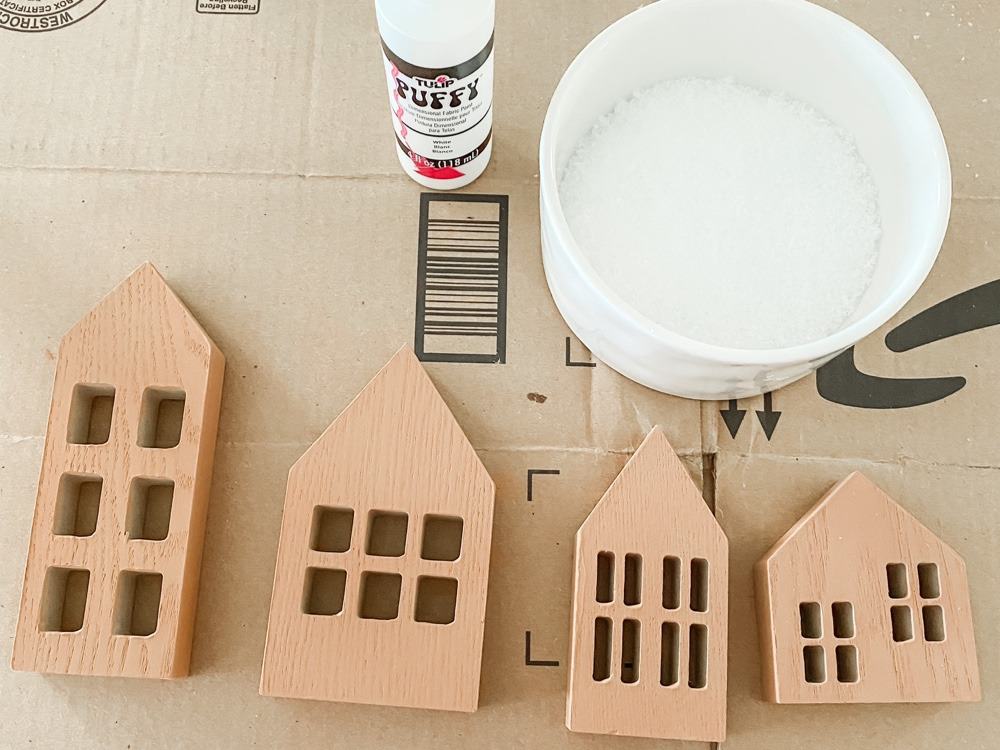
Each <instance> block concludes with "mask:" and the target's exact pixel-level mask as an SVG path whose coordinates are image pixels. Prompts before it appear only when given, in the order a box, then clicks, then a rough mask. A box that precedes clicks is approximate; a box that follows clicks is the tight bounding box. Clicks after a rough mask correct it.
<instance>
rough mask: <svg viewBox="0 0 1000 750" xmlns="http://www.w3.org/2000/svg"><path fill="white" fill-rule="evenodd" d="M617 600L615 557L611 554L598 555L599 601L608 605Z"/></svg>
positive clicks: (600, 553) (601, 553)
mask: <svg viewBox="0 0 1000 750" xmlns="http://www.w3.org/2000/svg"><path fill="white" fill-rule="evenodd" d="M614 600H615V556H614V554H613V553H611V552H599V553H598V554H597V601H598V603H600V604H608V603H609V602H613V601H614Z"/></svg>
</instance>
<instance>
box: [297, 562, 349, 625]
mask: <svg viewBox="0 0 1000 750" xmlns="http://www.w3.org/2000/svg"><path fill="white" fill-rule="evenodd" d="M346 588H347V571H345V570H334V569H331V568H308V569H307V570H306V587H305V591H303V593H302V612H303V613H304V614H307V615H324V616H327V617H329V616H331V615H339V614H340V613H341V612H343V611H344V591H345V589H346Z"/></svg>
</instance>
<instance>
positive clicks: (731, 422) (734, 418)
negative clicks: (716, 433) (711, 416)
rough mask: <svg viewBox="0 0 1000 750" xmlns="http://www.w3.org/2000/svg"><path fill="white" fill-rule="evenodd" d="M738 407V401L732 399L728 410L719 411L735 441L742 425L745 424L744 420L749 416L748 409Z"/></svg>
mask: <svg viewBox="0 0 1000 750" xmlns="http://www.w3.org/2000/svg"><path fill="white" fill-rule="evenodd" d="M737 406H738V404H737V403H736V399H735V398H731V399H729V408H728V409H719V414H721V415H722V421H723V422H725V423H726V427H728V428H729V434H730V435H731V436H732V438H733V439H734V440H735V439H736V433H738V432H739V431H740V425H742V424H743V418H744V417H745V416H746V415H747V410H746V409H737V408H736V407H737Z"/></svg>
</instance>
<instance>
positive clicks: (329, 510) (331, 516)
mask: <svg viewBox="0 0 1000 750" xmlns="http://www.w3.org/2000/svg"><path fill="white" fill-rule="evenodd" d="M353 526H354V511H353V510H352V509H351V508H335V507H331V506H327V505H317V506H316V509H315V510H313V521H312V534H311V535H310V538H309V549H312V550H315V551H316V552H347V550H349V549H350V548H351V531H352V528H353Z"/></svg>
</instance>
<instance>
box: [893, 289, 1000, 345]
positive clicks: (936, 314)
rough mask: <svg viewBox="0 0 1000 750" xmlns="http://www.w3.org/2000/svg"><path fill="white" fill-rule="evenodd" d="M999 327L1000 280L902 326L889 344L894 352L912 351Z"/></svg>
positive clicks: (933, 308)
mask: <svg viewBox="0 0 1000 750" xmlns="http://www.w3.org/2000/svg"><path fill="white" fill-rule="evenodd" d="M995 325H1000V280H997V281H990V282H988V283H986V284H982V285H981V286H977V287H975V288H973V289H969V290H968V291H965V292H962V293H961V294H956V295H955V296H953V297H949V298H948V299H946V300H944V301H942V302H938V303H937V304H936V305H933V306H932V307H929V308H927V309H926V310H924V311H923V312H921V313H918V314H917V315H915V316H913V317H912V318H910V319H909V320H907V321H906V322H905V323H900V324H899V325H898V326H896V327H895V328H894V329H892V330H891V331H890V332H889V334H888V335H887V336H886V337H885V345H886V346H888V347H889V349H890V350H892V351H894V352H908V351H910V350H911V349H916V348H917V347H918V346H924V345H925V344H931V343H933V342H935V341H940V340H941V339H947V338H951V337H952V336H958V335H959V334H962V333H968V332H969V331H977V330H979V329H981V328H989V327H990V326H995Z"/></svg>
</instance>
